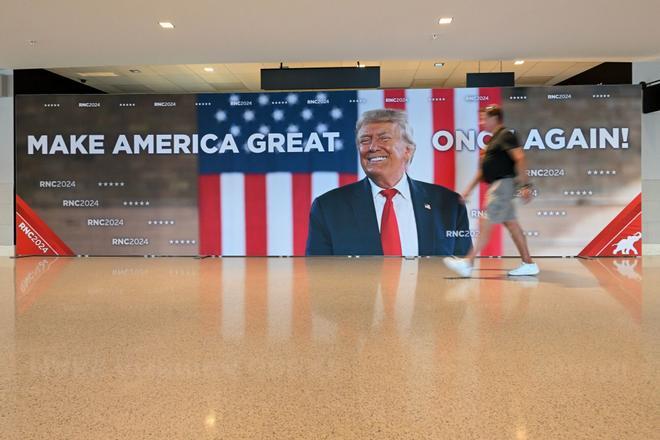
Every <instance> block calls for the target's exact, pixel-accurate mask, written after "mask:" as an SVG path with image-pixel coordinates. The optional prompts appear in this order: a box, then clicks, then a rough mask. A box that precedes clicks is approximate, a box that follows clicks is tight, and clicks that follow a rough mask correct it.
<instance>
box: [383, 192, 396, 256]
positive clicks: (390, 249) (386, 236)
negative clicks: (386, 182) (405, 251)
mask: <svg viewBox="0 0 660 440" xmlns="http://www.w3.org/2000/svg"><path fill="white" fill-rule="evenodd" d="M380 193H381V194H382V195H383V196H384V197H385V206H384V207H383V216H382V218H381V220H380V242H381V244H382V245H383V255H393V256H401V239H400V238H399V224H398V223H397V221H396V212H394V203H392V199H393V198H394V196H395V195H396V194H397V193H398V191H397V190H396V189H394V188H390V189H384V190H382V191H381V192H380Z"/></svg>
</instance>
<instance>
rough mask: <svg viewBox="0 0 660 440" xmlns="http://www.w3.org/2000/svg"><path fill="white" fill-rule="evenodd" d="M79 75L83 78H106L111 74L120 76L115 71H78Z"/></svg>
mask: <svg viewBox="0 0 660 440" xmlns="http://www.w3.org/2000/svg"><path fill="white" fill-rule="evenodd" d="M78 75H79V76H82V77H83V78H106V77H111V76H119V75H117V74H116V73H115V72H78Z"/></svg>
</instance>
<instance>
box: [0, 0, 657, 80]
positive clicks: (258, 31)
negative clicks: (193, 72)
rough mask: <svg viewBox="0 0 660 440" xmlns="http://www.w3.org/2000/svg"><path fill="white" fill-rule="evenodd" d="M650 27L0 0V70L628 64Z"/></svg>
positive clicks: (602, 15) (235, 6)
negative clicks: (166, 26)
mask: <svg viewBox="0 0 660 440" xmlns="http://www.w3.org/2000/svg"><path fill="white" fill-rule="evenodd" d="M442 16H453V17H454V23H453V24H451V25H449V26H440V25H438V24H437V20H438V18H440V17H442ZM658 17H660V1H658V0H633V1H626V2H624V1H616V0H614V1H603V0H580V1H575V0H554V1H552V2H548V1H546V0H543V1H540V0H527V1H521V0H490V1H476V0H445V1H438V0H417V1H407V2H402V1H389V2H384V1H382V0H380V1H375V0H360V1H355V0H350V1H349V0H331V1H325V2H321V1H312V0H287V1H285V2H276V1H261V2H254V1H253V2H246V1H237V0H225V1H219V0H196V1H195V0H189V1H181V0H140V1H135V0H114V1H112V2H110V1H94V0H62V1H55V0H2V2H1V3H0V67H6V68H32V67H46V68H55V67H68V66H108V65H109V66H128V65H175V64H176V65H181V64H203V63H254V62H260V63H278V62H279V61H284V62H286V63H289V64H291V63H293V62H307V61H314V60H351V61H353V60H358V59H359V60H363V59H364V60H367V59H371V60H381V62H385V61H387V60H433V59H442V60H497V59H502V60H513V59H517V58H524V59H534V60H566V61H571V60H574V61H575V60H577V61H616V60H622V61H630V60H638V59H646V58H654V57H658V56H660V43H659V42H660V26H658V24H657V23H658ZM163 20H166V21H172V22H173V23H174V24H175V26H176V28H175V29H173V30H163V29H161V28H160V27H159V26H158V25H157V22H158V21H163ZM433 34H436V35H437V39H434V38H433V37H432V35H433ZM30 40H35V41H36V44H33V45H30V43H29V41H30ZM459 67H460V66H459ZM253 70H254V69H253ZM405 70H413V69H405ZM232 73H234V72H232ZM227 75H229V73H227ZM200 78H201V77H200ZM419 79H420V80H421V79H424V78H419ZM200 81H203V79H200ZM241 81H242V80H241Z"/></svg>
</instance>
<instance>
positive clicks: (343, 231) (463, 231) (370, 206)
mask: <svg viewBox="0 0 660 440" xmlns="http://www.w3.org/2000/svg"><path fill="white" fill-rule="evenodd" d="M408 182H409V184H410V194H411V198H412V204H413V209H414V211H415V221H416V223H417V238H418V243H419V255H465V254H467V253H468V251H469V250H470V247H471V246H472V240H471V239H470V235H469V229H470V227H469V223H468V216H467V210H466V209H465V205H464V204H463V203H461V200H460V196H459V195H458V194H456V193H455V192H453V191H450V190H448V189H447V188H445V187H442V186H439V185H433V184H430V183H425V182H420V181H417V180H413V179H411V178H410V177H408ZM429 208H430V209H429ZM306 253H307V255H383V248H382V246H381V242H380V232H379V230H378V219H377V217H376V209H375V208H374V200H373V196H372V192H371V186H370V184H369V180H368V179H367V178H364V179H362V180H361V181H359V182H355V183H352V184H350V185H346V186H343V187H341V188H337V189H333V190H332V191H328V192H327V193H325V194H323V195H321V196H319V197H317V198H316V200H314V203H312V208H311V210H310V215H309V234H308V235H307V249H306Z"/></svg>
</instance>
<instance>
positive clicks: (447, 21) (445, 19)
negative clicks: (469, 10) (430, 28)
mask: <svg viewBox="0 0 660 440" xmlns="http://www.w3.org/2000/svg"><path fill="white" fill-rule="evenodd" d="M452 21H454V17H442V18H441V19H440V20H438V23H440V24H451V22H452Z"/></svg>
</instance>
